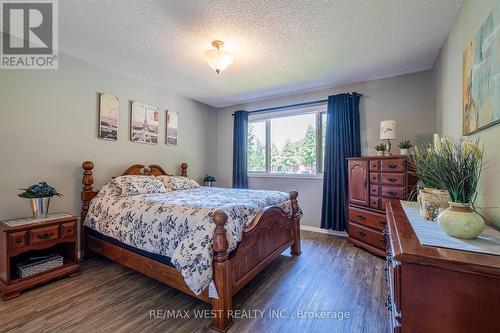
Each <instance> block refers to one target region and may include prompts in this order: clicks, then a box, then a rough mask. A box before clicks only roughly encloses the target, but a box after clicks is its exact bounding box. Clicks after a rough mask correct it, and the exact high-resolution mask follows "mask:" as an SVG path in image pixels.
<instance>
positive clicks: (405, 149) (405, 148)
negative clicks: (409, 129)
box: [399, 140, 413, 155]
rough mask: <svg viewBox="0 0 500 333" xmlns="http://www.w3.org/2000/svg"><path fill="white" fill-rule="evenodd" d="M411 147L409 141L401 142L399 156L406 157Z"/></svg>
mask: <svg viewBox="0 0 500 333" xmlns="http://www.w3.org/2000/svg"><path fill="white" fill-rule="evenodd" d="M411 147H413V144H412V143H411V142H410V140H403V141H401V142H400V143H399V150H400V154H401V155H408V152H409V151H410V149H411Z"/></svg>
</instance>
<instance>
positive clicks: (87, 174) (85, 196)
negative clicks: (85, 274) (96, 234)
mask: <svg viewBox="0 0 500 333" xmlns="http://www.w3.org/2000/svg"><path fill="white" fill-rule="evenodd" d="M82 168H83V178H82V184H83V187H82V212H81V215H80V225H81V228H80V230H81V239H80V240H81V242H80V245H81V256H82V258H83V257H86V256H87V257H88V256H89V251H88V248H87V235H86V232H85V228H84V227H83V221H85V217H86V216H87V212H88V211H89V203H90V200H91V199H92V198H93V197H94V196H95V193H94V191H93V186H92V185H94V177H93V173H92V169H94V163H92V162H91V161H85V162H83V163H82Z"/></svg>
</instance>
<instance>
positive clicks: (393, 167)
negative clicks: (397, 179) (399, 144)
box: [388, 164, 398, 169]
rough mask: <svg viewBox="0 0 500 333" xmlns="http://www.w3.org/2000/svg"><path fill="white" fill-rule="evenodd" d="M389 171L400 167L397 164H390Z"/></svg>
mask: <svg viewBox="0 0 500 333" xmlns="http://www.w3.org/2000/svg"><path fill="white" fill-rule="evenodd" d="M388 167H389V169H396V168H397V167H398V165H397V164H389V165H388Z"/></svg>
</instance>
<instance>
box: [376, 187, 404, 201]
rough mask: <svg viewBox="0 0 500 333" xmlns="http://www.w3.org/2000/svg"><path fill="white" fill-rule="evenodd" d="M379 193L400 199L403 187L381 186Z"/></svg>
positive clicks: (402, 194) (402, 195)
mask: <svg viewBox="0 0 500 333" xmlns="http://www.w3.org/2000/svg"><path fill="white" fill-rule="evenodd" d="M381 194H382V196H384V197H387V198H392V199H402V198H403V197H404V195H405V188H404V187H402V186H382V187H381Z"/></svg>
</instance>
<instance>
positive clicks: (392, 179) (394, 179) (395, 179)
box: [387, 177, 398, 183]
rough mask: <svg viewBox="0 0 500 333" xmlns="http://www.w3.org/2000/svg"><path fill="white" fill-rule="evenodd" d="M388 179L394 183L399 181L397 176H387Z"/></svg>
mask: <svg viewBox="0 0 500 333" xmlns="http://www.w3.org/2000/svg"><path fill="white" fill-rule="evenodd" d="M387 180H388V181H390V182H391V183H394V182H395V181H397V180H398V179H397V178H394V177H389V178H387Z"/></svg>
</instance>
